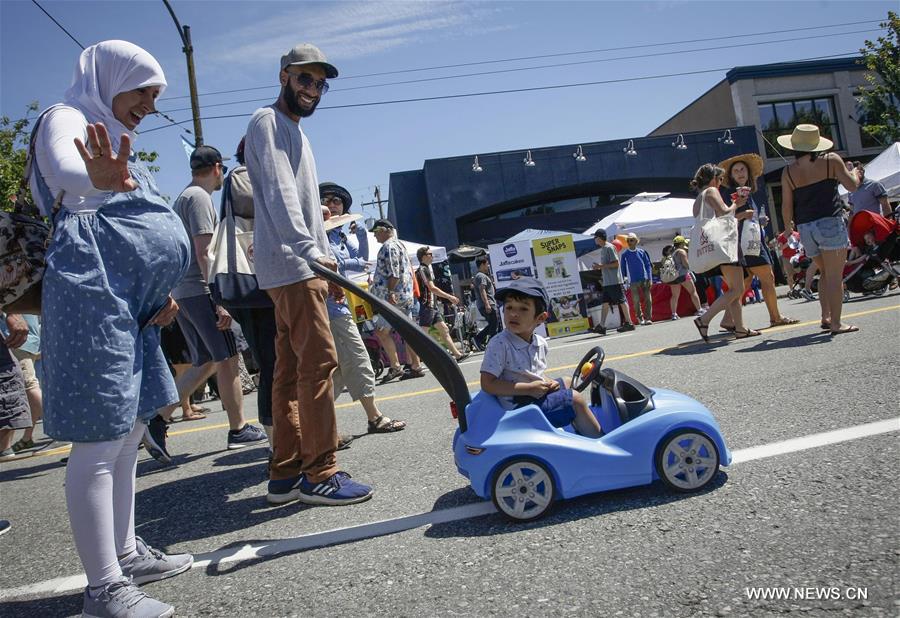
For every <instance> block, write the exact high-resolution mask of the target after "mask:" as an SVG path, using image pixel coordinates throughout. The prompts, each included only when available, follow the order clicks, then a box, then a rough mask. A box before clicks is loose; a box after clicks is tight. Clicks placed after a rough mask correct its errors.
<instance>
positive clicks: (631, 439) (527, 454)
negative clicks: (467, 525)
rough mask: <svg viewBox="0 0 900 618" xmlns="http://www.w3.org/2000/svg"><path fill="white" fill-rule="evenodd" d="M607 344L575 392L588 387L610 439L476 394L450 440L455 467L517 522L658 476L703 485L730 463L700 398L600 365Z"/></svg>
mask: <svg viewBox="0 0 900 618" xmlns="http://www.w3.org/2000/svg"><path fill="white" fill-rule="evenodd" d="M603 359H604V353H603V349H602V348H600V347H596V348H594V349H593V350H591V351H590V352H588V353H587V354H586V355H585V357H584V358H583V359H582V360H581V362H580V363H579V364H578V366H577V367H576V369H575V374H574V376H573V378H572V386H573V388H575V389H577V390H579V391H581V390H584V388H586V387H587V386H590V387H591V399H590V401H591V409H592V411H593V412H594V414H595V415H596V416H597V420H598V421H599V422H600V426H601V428H602V429H603V432H604V435H603V436H602V437H600V438H596V439H595V438H587V437H584V436H580V435H578V434H576V433H574V430H573V429H572V427H571V425H570V426H567V427H565V428H563V429H558V428H555V427H553V426H552V425H551V424H550V423H549V422H548V421H547V419H546V417H545V416H544V415H543V414H542V413H541V411H540V409H539V408H538V407H537V406H535V405H528V406H524V407H522V408H518V409H515V410H510V411H507V410H504V409H503V408H502V407H501V406H500V403H499V402H498V401H497V399H496V398H495V397H493V396H491V395H488V394H487V393H484V392H480V393H478V394H477V395H475V398H474V399H473V400H472V402H471V403H470V404H469V405H468V406H467V407H466V409H465V413H464V418H463V416H460V421H461V422H460V428H459V430H458V431H457V432H456V435H455V436H454V439H453V454H454V458H455V460H456V467H457V469H458V470H459V472H460V473H461V474H462V475H463V476H465V477H466V478H468V479H469V481H470V482H471V483H472V489H473V490H474V491H475V493H476V494H478V495H479V496H481V497H482V498H485V499H488V498H489V499H491V500H493V502H494V505H496V507H497V509H498V510H499V511H500V512H501V513H503V514H504V515H507V516H508V517H510V518H512V519H516V520H530V519H535V518H537V517H540V516H541V515H543V514H544V513H546V512H547V509H548V508H550V506H551V505H552V504H553V502H554V501H555V500H557V499H561V498H574V497H575V496H581V495H584V494H590V493H595V492H599V491H608V490H611V489H619V488H622V487H633V486H636V485H647V484H649V483H652V482H653V481H655V480H657V479H661V480H662V481H663V483H665V484H666V485H667V486H669V487H670V488H672V489H674V490H675V491H681V492H687V491H698V490H700V489H702V488H703V487H705V486H706V485H707V484H708V483H709V482H710V481H712V480H713V478H715V476H716V475H717V474H718V472H719V466H720V465H725V466H727V465H729V464H730V463H731V453H730V452H729V451H728V448H727V447H726V446H725V441H724V440H723V438H722V434H721V431H720V430H719V426H718V424H717V423H716V420H715V419H714V418H713V416H712V414H711V413H710V412H709V410H707V409H706V408H705V407H704V406H703V405H701V404H700V403H699V402H697V401H695V400H694V399H691V398H690V397H687V396H686V395H682V394H680V393H676V392H674V391H669V390H663V389H655V390H651V389H648V388H647V387H646V386H644V385H643V384H641V383H640V382H638V381H637V380H635V379H633V378H630V377H628V376H627V375H625V374H624V373H621V372H619V371H616V370H615V369H608V368H606V369H601V365H602V364H603Z"/></svg>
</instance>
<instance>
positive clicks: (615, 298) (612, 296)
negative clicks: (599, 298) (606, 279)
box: [603, 283, 625, 306]
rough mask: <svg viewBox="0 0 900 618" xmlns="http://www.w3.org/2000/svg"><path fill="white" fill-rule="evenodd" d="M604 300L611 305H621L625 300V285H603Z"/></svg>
mask: <svg viewBox="0 0 900 618" xmlns="http://www.w3.org/2000/svg"><path fill="white" fill-rule="evenodd" d="M603 302H605V303H607V304H609V305H610V306H615V305H621V304H622V303H624V302H625V286H624V285H622V284H621V283H617V284H615V285H604V286H603Z"/></svg>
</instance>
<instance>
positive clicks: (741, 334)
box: [734, 328, 762, 339]
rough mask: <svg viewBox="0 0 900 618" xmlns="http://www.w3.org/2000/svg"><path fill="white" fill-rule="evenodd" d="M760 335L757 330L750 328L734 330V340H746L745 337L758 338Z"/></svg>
mask: <svg viewBox="0 0 900 618" xmlns="http://www.w3.org/2000/svg"><path fill="white" fill-rule="evenodd" d="M760 335H762V333H761V332H759V331H758V330H753V329H752V328H745V329H744V330H736V331H734V338H735V339H746V338H747V337H759V336H760Z"/></svg>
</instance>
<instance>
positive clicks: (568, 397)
mask: <svg viewBox="0 0 900 618" xmlns="http://www.w3.org/2000/svg"><path fill="white" fill-rule="evenodd" d="M556 381H557V382H558V383H559V388H558V389H557V390H555V391H553V392H552V393H547V394H546V395H544V396H543V397H541V398H540V399H535V398H534V397H527V396H523V397H515V398H514V399H513V400H514V401H515V403H516V404H517V405H527V404H532V403H533V404H534V405H536V406H537V407H539V408H540V409H541V412H543V413H544V416H545V417H547V420H548V421H550V424H551V425H553V426H554V427H565V426H566V425H570V424H572V421H574V420H575V408H573V407H572V389H571V388H566V383H565V381H564V380H563V379H562V378H556Z"/></svg>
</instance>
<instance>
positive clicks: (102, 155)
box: [75, 122, 138, 193]
mask: <svg viewBox="0 0 900 618" xmlns="http://www.w3.org/2000/svg"><path fill="white" fill-rule="evenodd" d="M87 135H88V144H89V145H90V147H91V149H90V151H88V149H87V147H86V146H85V145H84V142H82V141H81V140H80V139H78V138H77V137H76V138H75V147H76V148H78V152H79V154H80V155H81V159H82V160H83V161H84V165H85V167H86V168H87V173H88V176H89V177H90V179H91V184H93V185H94V187H95V188H96V189H99V190H100V191H115V192H117V193H125V192H127V191H134V190H135V189H137V187H138V185H137V183H136V182H135V181H134V179H133V178H132V177H131V174H130V173H129V171H128V157H129V156H130V155H131V138H130V137H128V135H126V134H124V133H123V134H122V138H121V139H120V141H119V152H118V154H116V153H114V152H113V149H112V144H111V143H110V141H109V133H108V132H107V130H106V127H105V126H103V123H102V122H98V123H96V124H89V125H88V126H87Z"/></svg>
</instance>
